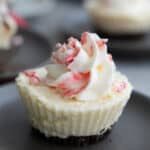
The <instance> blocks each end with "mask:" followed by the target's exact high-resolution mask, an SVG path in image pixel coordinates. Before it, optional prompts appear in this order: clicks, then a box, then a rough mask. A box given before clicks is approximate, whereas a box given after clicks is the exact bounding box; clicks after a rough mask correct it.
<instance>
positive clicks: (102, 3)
mask: <svg viewBox="0 0 150 150" xmlns="http://www.w3.org/2000/svg"><path fill="white" fill-rule="evenodd" d="M85 8H86V9H87V11H88V13H89V15H90V16H91V18H92V21H93V23H94V24H95V26H96V28H97V29H100V30H102V31H104V32H106V33H109V34H141V33H146V32H147V31H149V30H150V15H149V14H150V2H149V1H148V0H126V1H122V0H92V1H91V0H87V1H85Z"/></svg>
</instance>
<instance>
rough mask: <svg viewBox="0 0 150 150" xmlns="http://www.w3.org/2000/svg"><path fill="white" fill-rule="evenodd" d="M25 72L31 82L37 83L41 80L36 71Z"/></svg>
mask: <svg viewBox="0 0 150 150" xmlns="http://www.w3.org/2000/svg"><path fill="white" fill-rule="evenodd" d="M24 74H25V75H26V76H27V77H28V78H29V80H30V83H31V84H34V85H37V84H38V83H39V82H40V78H39V77H38V76H37V75H36V72H35V71H32V70H25V71H24Z"/></svg>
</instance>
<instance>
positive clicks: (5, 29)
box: [0, 1, 17, 50]
mask: <svg viewBox="0 0 150 150" xmlns="http://www.w3.org/2000/svg"><path fill="white" fill-rule="evenodd" d="M16 32H17V25H16V22H15V21H14V19H13V18H12V17H11V16H10V15H9V10H8V8H7V4H6V2H5V1H1V2H0V49H3V50H5V49H6V50H7V49H9V48H10V46H11V40H12V37H13V36H14V35H15V34H16Z"/></svg>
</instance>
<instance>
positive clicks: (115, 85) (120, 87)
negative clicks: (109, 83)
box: [113, 81, 127, 93]
mask: <svg viewBox="0 0 150 150" xmlns="http://www.w3.org/2000/svg"><path fill="white" fill-rule="evenodd" d="M126 87H127V83H126V82H125V81H122V82H120V83H116V82H115V83H113V91H115V92H116V93H121V92H122V91H123V90H124V89H125V88H126Z"/></svg>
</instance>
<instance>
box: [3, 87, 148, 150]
mask: <svg viewBox="0 0 150 150" xmlns="http://www.w3.org/2000/svg"><path fill="white" fill-rule="evenodd" d="M8 90H10V89H9V88H7V87H6V88H5V89H4V90H3V91H2V90H0V93H1V95H2V96H3V97H1V98H2V100H3V103H0V149H3V150H34V149H36V150H74V149H76V150H82V149H86V150H142V149H143V150H149V149H150V142H149V139H150V130H149V127H150V119H149V118H150V99H149V98H147V97H145V96H143V95H141V94H139V93H137V92H133V94H132V97H131V100H130V102H129V103H128V105H127V107H126V109H125V111H124V113H123V115H122V117H121V118H120V120H119V121H118V122H117V123H116V125H115V127H114V128H113V130H112V132H111V133H110V135H109V136H108V137H107V138H106V139H105V140H103V141H101V142H99V143H97V144H93V145H89V146H86V147H74V146H62V145H58V144H54V143H53V144H52V143H51V141H50V140H48V139H46V138H45V137H44V136H41V135H40V134H35V133H34V132H33V130H32V128H31V126H30V125H29V123H28V121H27V116H26V113H25V111H24V107H23V105H22V103H21V100H20V97H19V96H18V94H17V92H16V89H15V88H14V87H13V88H12V90H11V91H13V93H12V94H13V98H11V97H12V96H9V95H8V94H7V93H8V92H7V91H8ZM4 93H5V94H4ZM2 100H1V102H2Z"/></svg>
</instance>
